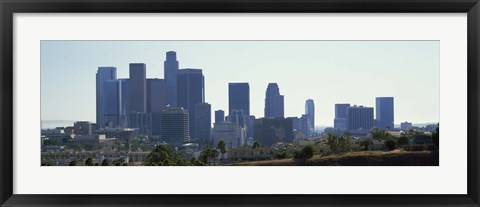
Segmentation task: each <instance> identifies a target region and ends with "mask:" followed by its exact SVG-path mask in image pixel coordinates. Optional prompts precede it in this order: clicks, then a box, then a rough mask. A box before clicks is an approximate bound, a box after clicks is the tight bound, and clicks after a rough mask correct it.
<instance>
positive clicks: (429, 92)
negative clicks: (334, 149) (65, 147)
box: [41, 41, 439, 127]
mask: <svg viewBox="0 0 480 207" xmlns="http://www.w3.org/2000/svg"><path fill="white" fill-rule="evenodd" d="M87 42H88V43H92V42H93V43H95V45H92V44H87V46H88V45H90V47H87V48H98V46H97V45H96V43H99V44H100V45H104V44H111V43H112V42H111V41H97V42H94V41H87ZM113 42H114V43H119V44H124V43H125V42H117V41H113ZM159 42H160V43H163V44H166V43H172V42H176V43H179V44H180V43H181V44H194V45H195V44H197V47H198V48H202V47H200V46H198V44H200V43H205V42H208V43H212V44H213V43H215V44H217V47H218V44H221V43H224V44H226V45H232V44H233V45H236V47H235V48H237V49H238V48H240V49H242V48H243V49H245V48H244V47H245V46H242V45H238V42H235V41H215V42H212V41H198V42H196V41H193V42H192V41H188V42H185V41H168V42H162V41H159ZM247 42H248V43H250V41H247ZM365 42H367V43H365ZM82 43H85V42H84V41H82V42H78V41H42V58H41V59H42V72H41V74H42V88H41V91H42V112H41V113H42V120H62V119H63V120H87V121H92V122H95V121H94V120H95V98H94V96H95V84H92V85H93V91H91V86H89V85H87V84H88V83H89V82H91V80H90V79H93V81H94V78H92V77H94V76H93V75H90V78H87V77H84V76H83V75H82V74H83V72H84V71H76V72H75V73H73V72H72V71H69V68H70V67H68V66H64V64H66V62H69V60H71V61H73V62H74V63H75V60H76V61H78V60H77V59H85V58H82V57H85V56H88V54H86V51H83V50H82V49H78V48H77V50H75V47H74V46H72V45H77V46H79V45H82ZM127 43H128V44H131V45H128V46H125V45H124V46H123V47H126V48H130V49H136V50H135V51H137V53H140V54H144V55H146V56H150V55H152V54H151V53H155V56H156V57H157V58H155V61H152V60H148V61H147V60H145V61H141V60H137V61H129V62H130V63H128V64H131V63H143V64H145V65H144V67H145V70H146V72H145V73H146V78H160V79H163V78H164V75H163V74H162V73H161V72H162V71H164V67H158V66H157V65H158V64H161V63H164V64H165V66H167V61H166V59H165V53H166V52H167V51H176V52H177V58H176V60H175V61H178V62H176V63H177V64H179V65H180V67H179V68H189V67H194V68H202V70H203V73H204V76H205V79H206V80H205V91H206V92H205V97H204V99H205V102H208V103H210V104H211V110H212V111H216V110H223V111H228V110H229V107H228V100H229V98H228V88H229V85H228V83H236V82H245V83H248V84H249V85H250V95H251V97H250V101H251V103H250V107H251V111H252V112H250V114H251V115H255V116H256V117H257V118H258V117H263V115H264V113H261V111H263V107H264V106H265V102H263V100H264V98H265V90H267V84H264V86H262V85H261V84H260V83H261V82H267V83H278V88H280V95H282V96H284V99H285V101H284V107H285V117H291V116H296V117H299V116H301V115H302V114H303V112H304V110H305V108H304V104H305V101H306V100H307V99H312V100H314V102H315V120H314V121H315V124H316V125H317V126H318V125H320V126H322V125H323V126H324V125H333V118H334V116H333V112H334V105H335V104H336V103H351V104H356V105H365V106H367V107H375V98H376V97H382V96H388V97H395V118H396V119H395V120H394V123H395V124H399V123H400V122H404V121H409V122H413V123H419V122H435V121H438V116H439V112H438V111H439V110H438V96H439V94H438V92H439V91H438V90H439V89H438V77H439V68H438V58H439V57H438V42H435V41H407V43H410V44H407V45H410V47H408V46H405V44H406V43H405V41H402V44H395V43H396V41H381V42H377V41H359V42H356V41H346V42H334V43H335V44H340V48H343V49H346V48H349V47H350V49H351V50H353V51H355V50H359V48H367V47H366V46H367V45H368V46H369V47H368V50H367V53H368V51H370V50H378V51H376V52H371V51H370V53H371V54H369V55H370V56H372V57H376V59H375V60H379V61H378V62H375V61H370V62H369V60H368V59H366V61H367V63H363V64H364V65H369V66H371V69H368V70H360V72H358V71H356V70H354V69H350V71H349V68H346V70H347V71H348V72H350V73H351V74H343V75H341V76H340V77H337V78H338V80H337V82H330V81H329V80H327V79H325V78H323V77H324V76H327V77H328V76H335V75H340V74H338V71H336V70H338V69H339V68H342V67H345V64H344V63H343V62H335V61H334V60H331V59H327V58H325V57H324V58H323V59H320V60H323V61H327V62H328V61H331V62H333V63H331V64H332V65H336V67H331V69H324V68H313V69H312V68H311V67H313V66H315V65H317V64H316V63H317V61H318V60H317V59H308V58H305V57H302V55H298V54H297V53H296V52H297V50H286V51H284V52H285V53H288V51H290V52H293V53H290V54H294V55H291V57H290V58H292V59H294V60H293V62H294V63H300V62H301V61H300V62H299V60H298V59H301V60H303V62H305V63H304V65H298V64H297V66H298V67H290V68H292V69H291V71H290V70H282V71H281V72H278V71H276V72H275V71H274V72H273V73H272V70H271V68H272V65H273V66H277V67H276V68H284V67H285V66H283V65H282V63H284V64H285V65H287V66H291V65H292V63H291V62H288V61H287V60H285V59H281V61H278V60H277V61H276V62H274V61H272V60H270V61H268V58H265V59H267V60H264V61H260V62H257V63H258V64H259V65H261V66H262V67H260V66H253V69H254V70H256V72H254V73H253V74H251V73H248V71H249V70H252V68H250V67H247V68H245V69H244V70H240V69H235V68H239V67H241V66H242V65H243V64H244V62H242V61H239V62H233V61H230V63H231V64H232V66H231V67H230V68H232V69H222V70H219V68H217V67H218V66H215V67H213V69H212V67H209V65H218V64H219V63H218V60H216V61H213V62H215V63H216V64H213V63H212V64H209V62H207V61H205V60H204V59H201V58H200V59H201V61H199V63H195V62H193V61H190V60H188V58H187V57H189V56H191V53H192V52H191V51H183V50H180V51H179V50H178V49H177V50H176V49H174V48H172V46H170V47H168V48H167V47H166V46H165V47H160V48H157V50H158V53H157V52H156V51H157V50H153V49H151V48H150V50H146V51H142V52H138V48H142V47H143V48H144V49H145V48H149V46H146V45H143V46H142V44H144V43H145V42H144V41H140V42H137V41H132V42H130V41H129V42H127ZM150 43H152V42H150ZM153 43H158V42H153ZM267 43H268V44H271V45H275V44H272V41H268V42H263V41H255V43H254V44H260V45H263V46H264V44H267ZM274 43H276V44H279V45H283V46H284V48H285V46H290V47H287V48H292V47H294V46H292V45H291V44H294V43H298V44H299V45H301V46H306V45H305V43H306V42H305V41H275V42H274ZM308 43H311V44H314V45H315V44H318V43H327V45H324V46H325V47H327V48H329V49H332V45H329V44H331V43H332V42H331V41H319V42H316V41H315V42H311V41H310V42H308ZM349 43H350V44H349ZM285 44H286V45H285ZM342 44H343V46H342ZM365 44H367V45H365ZM294 45H295V44H294ZM250 46H252V45H250ZM65 47H66V48H65ZM72 47H73V48H72ZM203 47H205V46H203ZM297 47H298V46H297ZM310 47H312V46H310ZM317 47H318V45H317ZM254 48H258V47H254ZM275 48H276V47H275ZM340 48H333V49H335V50H339V49H340ZM355 48H356V49H355ZM63 49H67V51H68V49H70V51H72V53H73V54H70V55H71V56H69V57H66V58H65V59H61V61H60V62H54V63H52V62H51V61H52V59H51V58H53V57H57V56H56V55H60V54H58V51H64V50H63ZM217 49H218V48H217ZM258 49H260V48H258ZM307 49H308V48H304V50H303V51H308V50H307ZM382 49H383V50H382ZM78 50H80V51H83V52H78ZM152 50H153V51H155V52H153V51H152ZM193 50H195V49H193ZM225 50H227V49H225ZM419 50H420V52H419ZM147 51H148V52H147ZM247 51H248V52H250V53H254V54H250V53H249V54H248V56H249V57H255V56H254V55H255V54H258V53H259V52H260V54H262V52H265V50H260V51H257V50H247ZM427 51H429V52H427ZM111 52H112V53H105V54H104V55H103V58H104V59H105V60H104V61H103V62H104V63H103V64H98V65H97V66H96V67H94V68H91V69H90V68H89V67H88V69H83V70H85V71H93V72H92V74H94V73H95V71H96V70H97V68H98V67H103V66H111V67H116V68H117V73H118V77H119V78H128V77H129V76H128V68H127V69H126V70H125V66H124V65H121V64H109V63H113V62H116V61H114V60H116V59H121V58H120V55H118V52H117V56H115V52H113V51H111ZM184 52H185V54H184ZM242 52H245V51H239V52H238V55H239V56H247V55H246V54H245V53H242ZM270 52H271V53H272V54H267V56H265V55H266V54H263V57H268V55H272V56H274V55H279V56H281V55H285V54H284V53H277V52H275V51H274V50H273V49H272V50H271V51H270ZM337 52H338V51H337ZM350 52H351V51H350ZM66 53H68V52H66ZM77 53H80V54H77ZM93 53H95V52H93ZM120 53H122V52H120ZM123 53H129V52H123ZM145 53H148V55H147V54H145ZM197 53H199V51H197ZM200 53H201V54H199V56H205V55H204V54H203V53H208V52H205V51H204V52H200ZM211 53H215V52H211ZM347 53H348V52H347ZM384 53H387V54H388V55H389V57H390V59H388V58H387V59H388V60H390V65H389V64H387V63H388V62H389V61H388V60H385V57H386V56H385V54H384ZM392 53H398V54H397V55H398V56H395V57H393V55H392ZM75 54H77V55H75ZM295 54H297V55H298V56H299V57H297V56H295ZM402 54H403V55H402ZM422 54H423V55H422ZM63 55H65V54H63ZM219 55H223V56H222V57H223V58H224V59H223V60H224V61H225V62H229V60H230V59H238V58H236V57H230V56H235V54H219ZM310 55H311V54H310ZM358 55H359V56H364V55H362V54H358ZM388 55H387V56H388ZM133 56H135V55H133ZM225 56H226V57H225ZM327 56H328V55H327ZM424 56H427V57H430V58H425V57H424ZM167 57H168V54H167ZM206 57H208V55H207V56H206ZM98 58H100V59H102V56H100V57H98ZM269 58H271V57H269ZM350 58H351V59H352V58H353V59H356V58H357V59H358V57H350ZM398 58H400V59H406V60H409V59H415V60H417V61H416V62H414V63H416V64H414V63H412V62H411V61H406V60H403V61H401V62H394V61H392V59H394V60H398ZM87 59H88V58H87ZM147 59H148V58H147ZM194 59H197V60H199V58H198V57H197V58H194ZM206 59H208V58H206ZM333 59H335V58H333ZM419 59H420V60H422V61H420V60H419ZM425 59H427V60H425ZM117 61H118V60H117ZM164 61H165V62H164ZM363 61H365V60H363ZM62 62H63V64H62ZM93 62H95V61H93ZM99 62H102V61H101V60H99ZM247 62H249V61H247ZM382 62H385V63H383V64H380V63H382ZM406 62H408V63H406ZM183 63H187V64H188V65H186V64H183ZM237 63H238V64H239V65H240V66H238V65H237ZM335 63H338V64H335ZM357 63H358V65H362V64H361V63H362V62H357ZM84 64H86V65H89V64H91V63H84ZM122 64H123V63H122ZM409 64H410V66H411V67H404V70H403V71H401V73H391V71H390V70H388V69H384V71H382V70H381V69H379V68H377V67H379V66H385V65H388V66H389V67H390V68H396V67H399V66H398V65H409ZM80 65H82V64H80ZM173 65H174V66H173V67H175V62H174V63H173ZM220 65H221V64H220ZM269 65H270V66H269ZM293 65H295V64H293ZM310 65H312V66H310ZM418 65H420V66H423V68H426V69H425V70H427V71H429V72H431V73H430V74H428V72H427V74H425V73H426V72H425V71H422V70H418V69H419V66H418ZM268 66H269V67H268ZM375 66H376V67H375ZM414 66H415V67H414ZM72 67H73V68H76V67H78V66H77V65H74V66H72ZM177 67H178V66H177ZM351 67H352V68H359V66H357V67H354V66H351ZM61 68H63V69H64V70H67V74H69V73H70V77H69V76H66V75H65V74H64V73H65V71H60V69H61ZM262 68H265V69H262ZM274 68H275V67H274ZM412 68H413V69H412ZM258 69H260V70H258ZM343 69H345V68H343ZM397 69H398V68H397ZM124 70H125V71H124ZM357 70H358V69H357ZM412 70H414V71H412ZM52 71H56V72H59V73H60V74H56V73H49V72H52ZM242 71H246V72H245V73H240V72H242ZM265 71H266V72H270V73H269V74H268V73H267V76H262V75H261V74H262V73H263V72H265ZM77 72H78V74H79V75H77ZM159 72H160V73H161V74H160V75H158V73H159ZM302 72H310V73H307V76H303V78H300V80H297V79H296V78H295V77H296V75H298V74H301V73H302ZM344 72H345V71H344ZM362 72H363V73H362ZM397 72H399V71H397ZM413 72H415V73H413ZM259 73H260V74H259ZM62 74H63V76H64V77H63V78H61V77H62ZM222 74H227V75H226V76H223V77H224V78H223V79H221V81H219V80H218V78H219V76H220V77H221V75H222ZM254 74H259V76H258V77H257V76H256V75H254ZM115 75H117V74H115ZM245 75H246V76H247V77H246V76H245ZM308 75H311V76H312V77H318V79H311V78H312V77H310V76H308ZM315 75H319V76H315ZM405 75H406V77H409V79H405V78H404V77H403V76H405ZM352 76H353V81H351V82H348V80H350V79H352ZM52 77H56V78H53V79H52ZM239 77H242V78H239ZM362 77H369V79H365V78H363V79H362ZM399 77H400V78H399ZM418 77H420V80H421V82H420V81H419V82H415V81H411V80H410V79H415V78H418ZM68 78H70V80H72V81H71V83H72V84H71V85H70V84H67V85H65V87H61V88H59V87H58V85H57V87H56V89H57V90H55V91H52V90H49V89H50V88H51V87H52V86H53V85H54V84H56V83H58V82H64V81H68V80H69V79H68ZM249 78H250V80H249ZM309 78H310V79H309ZM355 78H358V79H359V80H356V79H355ZM401 78H404V79H403V81H408V82H403V81H402V80H401ZM240 79H242V80H240ZM260 79H262V80H260ZM385 79H386V80H387V81H385ZM399 79H400V80H399ZM78 80H83V83H84V84H81V85H78V86H76V85H75V83H76V82H77V81H78ZM309 80H310V82H309ZM312 80H313V81H314V83H316V84H318V85H319V87H316V86H314V87H312V86H311V84H312V82H311V81H312ZM360 80H364V81H360ZM46 81H47V82H46ZM343 81H345V82H343ZM357 81H358V82H357ZM398 81H400V82H401V83H402V84H395V83H396V82H398ZM225 82H226V83H227V84H224V83H225ZM372 82H373V86H374V87H372ZM69 83H70V82H69ZM335 83H336V84H335ZM338 83H341V84H338ZM387 83H388V84H387ZM222 85H223V86H222ZM322 85H326V86H327V87H321V86H322ZM412 85H413V86H412ZM72 86H73V87H72ZM75 86H76V87H75ZM328 86H329V87H328ZM375 86H377V87H375ZM392 86H393V87H392ZM319 88H320V89H324V90H319ZM68 89H70V91H67V92H69V93H65V94H74V95H80V94H84V93H85V94H88V92H85V91H90V92H93V93H92V94H88V95H86V96H81V97H79V98H78V99H75V100H76V101H75V103H70V104H67V103H65V104H63V103H64V101H62V100H60V101H57V100H58V98H61V97H62V96H58V94H59V93H60V94H62V93H61V92H62V91H63V90H68ZM292 89H293V90H292ZM346 89H347V90H348V89H350V91H352V92H354V91H358V90H360V91H363V95H364V97H356V96H358V94H355V93H346V94H342V91H344V90H346ZM392 89H393V90H392ZM395 89H396V90H395ZM412 89H416V90H412ZM175 90H176V89H175ZM385 90H386V91H390V92H389V93H387V92H385ZM220 91H223V92H220ZM372 91H373V92H372ZM332 92H333V96H332V97H330V96H326V95H329V94H330V93H332ZM376 92H377V93H378V94H376ZM404 93H406V94H404ZM258 94H261V95H260V96H259V95H258ZM418 94H420V95H418ZM55 95H57V96H55ZM262 95H263V97H262ZM330 95H332V94H330ZM360 95H362V94H360ZM92 96H93V99H92V100H91V101H90V102H91V103H90V102H89V100H90V99H89V98H88V97H92ZM258 97H262V98H260V99H259V98H258ZM322 97H323V98H322ZM335 98H336V99H337V100H335ZM349 98H350V99H349ZM432 98H433V100H432ZM142 99H143V98H142ZM367 99H368V100H369V101H367ZM405 99H408V100H405ZM419 99H420V100H419ZM282 101H283V99H282ZM262 102H263V103H262ZM297 102H298V103H299V104H297ZM59 104H62V107H60V108H59V106H58V105H59ZM77 104H81V105H83V106H84V107H83V108H78V107H75V105H77ZM141 105H142V109H143V108H144V105H145V104H144V103H141ZM423 105H426V106H428V107H426V106H423ZM91 106H93V108H91ZM402 107H403V108H402ZM64 108H65V109H70V110H68V111H69V113H65V112H62V111H63V110H64ZM72 108H75V110H77V111H72V110H71V109H72ZM90 108H91V109H92V110H90V111H87V110H88V109H90ZM192 108H193V107H192ZM259 109H260V110H259ZM435 109H436V110H435ZM403 111H405V112H410V113H402V112H403ZM78 112H80V113H81V114H76V113H78ZM414 112H417V113H414ZM435 112H436V113H435ZM65 115H66V116H65ZM69 115H70V116H69ZM226 115H228V114H225V116H226ZM67 116H68V117H67ZM213 117H214V114H213V113H212V120H213ZM398 117H400V118H398ZM409 117H413V118H409ZM419 117H420V118H419ZM191 127H193V126H191Z"/></svg>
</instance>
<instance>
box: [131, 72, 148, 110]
mask: <svg viewBox="0 0 480 207" xmlns="http://www.w3.org/2000/svg"><path fill="white" fill-rule="evenodd" d="M129 86H130V97H129V98H130V101H129V104H130V106H129V108H130V112H138V113H146V112H147V69H146V66H145V64H144V63H130V81H129Z"/></svg>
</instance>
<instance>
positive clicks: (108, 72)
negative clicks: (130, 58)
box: [95, 67, 117, 126]
mask: <svg viewBox="0 0 480 207" xmlns="http://www.w3.org/2000/svg"><path fill="white" fill-rule="evenodd" d="M95 77H96V122H97V124H98V125H100V126H103V125H104V124H105V121H104V119H103V115H104V114H105V112H104V109H105V94H104V93H105V92H104V91H105V90H104V89H103V87H104V82H105V81H107V80H116V79H117V68H115V67H98V70H97V73H96V75H95Z"/></svg>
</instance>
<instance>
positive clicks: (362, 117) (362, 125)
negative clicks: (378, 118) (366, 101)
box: [347, 106, 374, 131]
mask: <svg viewBox="0 0 480 207" xmlns="http://www.w3.org/2000/svg"><path fill="white" fill-rule="evenodd" d="M373 127H374V120H373V107H364V106H351V107H348V109H347V129H348V130H365V131H369V130H370V129H372V128H373Z"/></svg>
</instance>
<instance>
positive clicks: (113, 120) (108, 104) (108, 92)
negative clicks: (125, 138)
mask: <svg viewBox="0 0 480 207" xmlns="http://www.w3.org/2000/svg"><path fill="white" fill-rule="evenodd" d="M120 93H121V88H120V85H119V81H118V80H107V81H105V82H104V83H103V94H104V103H105V105H104V109H103V120H104V122H105V125H104V126H100V127H101V128H104V127H105V126H108V127H116V126H118V125H119V120H120V107H121V105H120V103H121V94H120Z"/></svg>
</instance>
